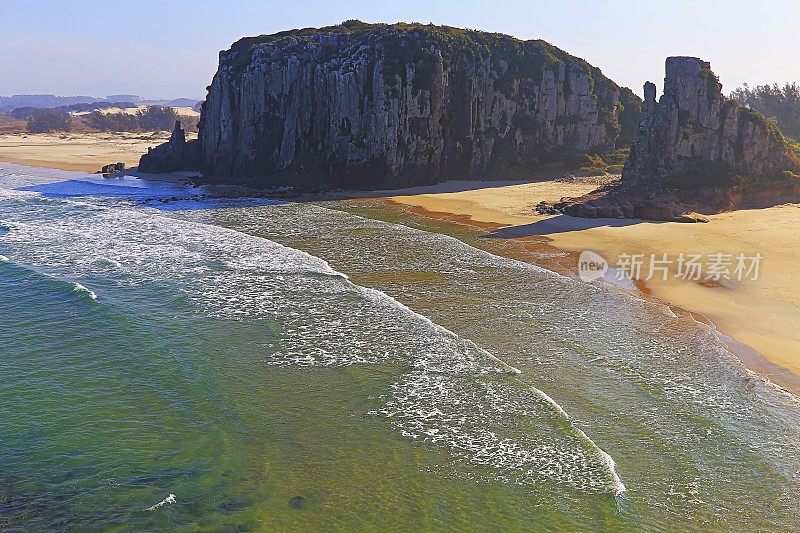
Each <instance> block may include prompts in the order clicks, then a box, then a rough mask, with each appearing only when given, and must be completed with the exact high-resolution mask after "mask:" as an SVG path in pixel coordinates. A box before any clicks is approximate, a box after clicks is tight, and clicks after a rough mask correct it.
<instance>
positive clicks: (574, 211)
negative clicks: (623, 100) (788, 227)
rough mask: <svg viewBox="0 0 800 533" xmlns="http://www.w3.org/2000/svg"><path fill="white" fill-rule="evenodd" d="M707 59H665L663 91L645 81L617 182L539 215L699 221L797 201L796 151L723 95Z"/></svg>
mask: <svg viewBox="0 0 800 533" xmlns="http://www.w3.org/2000/svg"><path fill="white" fill-rule="evenodd" d="M721 90H722V86H721V85H720V83H719V80H718V79H717V77H716V76H715V75H714V73H713V72H712V71H711V65H710V64H709V63H708V62H706V61H702V60H700V59H697V58H694V57H670V58H667V63H666V78H665V79H664V94H663V95H662V96H661V98H660V99H659V100H658V102H656V86H655V85H654V84H653V83H650V82H647V83H645V85H644V94H645V100H644V103H643V105H642V115H641V122H640V124H639V127H638V131H637V134H636V139H635V140H634V143H633V146H632V147H631V151H630V155H629V156H628V159H627V160H626V162H625V166H624V168H623V173H622V181H621V183H620V184H618V185H615V186H608V187H605V188H601V189H598V190H596V191H593V192H592V193H590V194H587V195H585V196H583V197H580V198H564V199H562V200H561V201H560V202H558V203H556V204H552V205H551V204H547V203H542V204H540V205H539V206H538V209H539V211H540V212H543V213H558V212H561V213H566V214H569V215H573V216H579V217H587V218H643V219H654V220H674V221H682V222H697V221H703V220H705V217H703V216H702V215H701V214H702V213H705V214H710V213H718V212H721V211H727V210H732V209H738V208H744V207H747V208H752V207H766V206H769V205H775V204H778V203H783V202H796V201H800V175H798V174H800V153H799V150H798V147H796V146H793V145H791V144H790V143H789V142H788V141H787V140H786V139H785V138H784V136H783V135H782V134H781V132H780V131H779V130H778V127H777V126H776V125H775V124H774V123H773V122H771V121H769V120H767V119H766V118H765V117H764V116H763V115H761V114H760V113H758V112H756V111H753V110H751V109H749V108H747V107H743V106H742V105H740V104H739V103H737V102H736V101H734V100H731V99H728V98H725V97H724V96H723V95H722V92H721Z"/></svg>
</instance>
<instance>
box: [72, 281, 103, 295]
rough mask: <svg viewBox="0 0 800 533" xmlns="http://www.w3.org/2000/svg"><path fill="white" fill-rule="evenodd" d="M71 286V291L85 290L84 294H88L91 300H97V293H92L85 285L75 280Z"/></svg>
mask: <svg viewBox="0 0 800 533" xmlns="http://www.w3.org/2000/svg"><path fill="white" fill-rule="evenodd" d="M73 286H74V288H73V289H72V292H85V293H86V294H88V295H89V298H91V299H92V300H97V295H96V294H95V293H94V291H92V290H89V289H87V288H86V287H85V286H83V285H81V284H80V283H78V282H77V281H76V282H75V283H74V284H73Z"/></svg>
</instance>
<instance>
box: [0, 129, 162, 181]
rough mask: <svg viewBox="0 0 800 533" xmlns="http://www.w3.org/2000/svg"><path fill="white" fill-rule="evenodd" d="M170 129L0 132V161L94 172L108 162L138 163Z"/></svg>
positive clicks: (127, 164)
mask: <svg viewBox="0 0 800 533" xmlns="http://www.w3.org/2000/svg"><path fill="white" fill-rule="evenodd" d="M169 135H170V134H169V132H157V133H152V132H146V133H71V132H70V133H38V134H31V133H28V134H14V135H0V161H6V162H8V163H16V164H18V165H29V166H33V167H49V168H58V169H61V170H80V171H85V172H95V171H97V170H100V167H101V166H103V165H107V164H109V163H116V162H120V161H121V162H123V163H125V165H126V166H127V167H131V166H135V165H138V164H139V158H140V157H141V155H142V154H143V153H145V152H147V148H148V147H150V146H156V145H158V144H161V143H163V142H166V141H167V140H168V139H169Z"/></svg>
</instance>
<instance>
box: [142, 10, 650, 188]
mask: <svg viewBox="0 0 800 533" xmlns="http://www.w3.org/2000/svg"><path fill="white" fill-rule="evenodd" d="M640 102H641V101H640V100H639V98H638V97H636V96H635V95H634V94H633V93H632V92H631V91H630V90H629V89H625V88H620V87H619V86H617V85H616V84H615V83H614V82H612V81H611V80H609V79H608V78H606V77H605V76H603V75H602V73H601V72H600V70H599V69H597V68H596V67H593V66H591V65H589V64H588V63H586V62H585V61H583V60H582V59H579V58H576V57H573V56H570V55H569V54H567V53H566V52H564V51H562V50H559V49H558V48H555V47H553V46H551V45H549V44H547V43H545V42H544V41H520V40H517V39H514V38H512V37H509V36H505V35H499V34H489V33H483V32H478V31H470V30H461V29H456V28H450V27H442V26H433V25H420V24H393V25H384V24H365V23H362V22H359V21H348V22H345V23H343V24H342V25H339V26H332V27H327V28H321V29H304V30H292V31H287V32H281V33H277V34H274V35H266V36H260V37H250V38H245V39H241V40H240V41H238V42H236V43H234V44H233V46H232V47H231V49H230V50H227V51H224V52H221V53H220V62H219V70H218V71H217V73H216V75H215V76H214V80H213V82H212V83H211V85H210V86H209V87H208V96H207V98H206V101H205V103H204V104H203V108H202V113H201V120H200V124H199V145H200V148H199V154H198V157H199V159H198V163H197V164H198V165H199V166H200V168H201V170H202V171H203V174H204V177H205V178H206V179H213V180H238V181H248V182H250V183H254V184H258V185H263V186H273V185H300V186H303V185H305V184H317V185H320V184H321V185H323V186H344V187H366V188H369V187H387V186H406V185H413V184H422V183H433V182H437V181H441V180H444V179H448V178H454V177H459V178H502V177H510V176H528V175H530V174H531V172H532V171H535V169H536V168H540V167H542V166H545V165H557V164H560V163H563V162H564V161H565V160H566V159H567V158H568V157H573V158H574V156H575V154H576V153H578V154H579V153H581V152H602V151H605V150H610V149H613V148H615V146H616V145H617V143H618V142H619V141H620V140H621V141H622V142H623V143H625V142H630V140H632V138H633V135H634V132H635V129H636V125H637V124H638V115H639V109H640V105H641V104H640ZM157 150H158V149H157ZM154 152H155V150H154ZM163 154H165V155H166V151H165V152H163ZM161 155H162V152H159V153H158V157H157V158H153V157H151V156H149V155H148V156H146V157H149V158H150V160H149V161H147V162H146V165H145V166H146V167H147V168H149V169H151V170H154V169H155V168H156V167H158V165H157V164H156V160H157V161H159V162H164V164H165V165H166V166H167V167H169V168H174V167H175V166H176V165H175V164H171V163H169V164H168V163H167V162H166V160H164V159H162V158H161ZM143 162H144V159H143Z"/></svg>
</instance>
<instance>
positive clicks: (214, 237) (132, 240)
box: [4, 204, 622, 493]
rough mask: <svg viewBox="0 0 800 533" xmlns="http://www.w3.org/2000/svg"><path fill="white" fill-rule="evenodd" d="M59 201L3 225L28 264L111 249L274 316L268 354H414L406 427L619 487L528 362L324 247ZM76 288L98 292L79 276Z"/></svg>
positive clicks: (355, 360) (508, 474)
mask: <svg viewBox="0 0 800 533" xmlns="http://www.w3.org/2000/svg"><path fill="white" fill-rule="evenodd" d="M73 207H74V206H73ZM70 209H72V207H71V208H70ZM80 209H82V208H80ZM255 209H267V208H255ZM58 213H59V211H55V212H54V210H53V208H52V206H33V207H31V205H30V204H26V205H25V206H24V209H20V210H19V211H18V212H17V215H16V216H17V220H14V222H15V226H14V227H15V231H13V232H11V233H10V234H9V235H7V236H5V237H4V244H8V245H9V246H11V249H12V250H14V253H15V260H16V259H17V255H16V254H20V260H22V261H25V262H26V263H28V264H32V265H46V266H47V268H48V269H50V270H51V271H58V272H59V275H62V276H65V277H68V278H71V279H85V276H86V273H87V272H91V273H93V274H96V275H102V274H103V272H102V271H101V272H100V273H99V274H97V272H98V269H97V264H96V258H98V257H101V258H106V257H115V260H116V261H119V262H121V263H123V264H124V265H125V268H126V275H128V276H129V277H130V282H131V283H137V280H146V281H147V282H152V283H163V284H165V285H169V286H170V287H174V288H175V289H177V290H179V291H181V292H182V293H184V294H185V295H186V298H187V301H188V302H189V304H190V305H193V306H195V308H196V309H197V310H198V311H199V312H201V313H203V314H205V315H207V316H210V317H221V318H225V319H233V320H266V321H270V322H271V323H276V324H278V325H279V328H280V341H279V342H277V343H276V345H275V347H274V349H271V350H265V352H264V355H263V357H264V360H265V362H266V363H267V364H271V365H277V366H325V365H327V366H344V365H355V364H363V365H369V364H384V363H389V364H394V365H398V366H402V367H405V368H407V372H406V374H405V375H403V376H401V377H400V378H399V380H398V381H397V382H396V383H394V384H393V385H391V386H390V388H389V390H388V391H387V393H386V395H385V396H384V398H383V400H384V406H383V407H382V408H379V409H376V410H375V411H374V414H376V415H381V416H386V417H388V418H389V419H390V420H391V423H392V425H393V426H394V427H395V428H396V429H397V430H398V431H400V432H401V433H402V434H403V435H405V436H407V437H409V438H411V439H415V440H420V441H424V442H426V443H428V444H431V445H436V446H443V447H446V448H447V449H449V450H450V452H451V453H452V455H453V456H454V457H455V458H456V459H457V460H458V461H459V462H460V463H461V464H466V465H475V466H478V465H480V466H481V467H488V468H489V470H490V471H491V472H494V474H486V475H493V476H494V477H496V478H497V479H499V480H501V481H506V482H512V483H520V484H532V483H539V482H543V481H547V482H555V483H563V484H566V485H569V486H572V487H575V488H579V489H582V490H586V491H592V492H608V491H611V492H614V493H618V492H619V491H620V490H621V487H622V484H621V481H619V477H618V476H617V475H616V472H615V471H614V468H613V461H608V460H607V455H606V454H604V453H603V452H602V450H600V449H599V448H597V446H595V445H594V443H593V442H592V441H591V440H589V439H588V437H586V435H585V434H583V432H581V431H579V430H577V429H576V428H574V427H573V426H572V423H571V422H570V421H568V420H567V421H566V422H565V418H564V417H565V416H566V415H565V413H564V412H563V409H561V408H560V407H559V406H558V405H557V404H556V403H555V402H553V401H552V400H548V398H549V397H548V396H547V395H545V394H544V393H542V392H541V391H539V390H538V389H534V390H531V389H530V388H529V387H528V386H527V385H526V384H525V383H523V382H522V381H520V380H519V379H518V376H519V375H520V371H519V369H517V368H515V367H513V366H511V365H509V364H507V363H505V362H504V361H502V360H500V359H499V358H497V357H495V356H494V355H493V354H491V353H490V352H488V351H486V350H484V349H483V348H481V347H480V346H478V345H477V344H476V343H474V342H472V341H471V340H469V339H466V338H463V337H460V336H459V335H457V334H456V333H454V332H452V331H450V330H448V329H447V328H445V327H443V326H441V325H439V324H437V323H435V322H434V321H432V320H430V319H429V318H427V317H426V316H424V315H422V314H420V313H417V312H415V311H413V310H412V309H410V308H409V307H408V306H406V305H404V304H402V303H401V302H399V301H398V300H396V299H394V298H392V297H391V296H389V295H387V294H385V293H384V292H381V291H379V290H376V289H371V288H366V287H362V286H359V285H357V284H354V283H352V282H351V281H350V280H349V279H348V278H347V276H346V275H344V274H342V273H341V272H338V271H337V270H335V269H334V268H333V267H332V266H331V265H330V264H329V263H327V262H326V261H324V260H323V259H321V258H319V257H316V256H314V255H311V254H308V253H306V252H302V251H299V250H295V249H293V248H289V247H287V246H284V245H281V244H278V243H276V242H274V241H271V240H268V239H264V238H261V237H257V236H254V235H250V234H246V233H242V232H240V231H235V230H232V229H226V228H223V227H219V226H213V225H208V224H205V223H202V222H201V221H196V220H192V219H191V218H190V217H191V216H198V217H207V215H205V214H197V215H192V213H189V214H186V213H184V214H181V215H173V216H166V215H164V214H163V212H158V211H154V210H151V209H149V208H147V209H140V208H131V207H130V206H124V205H120V206H118V207H115V208H113V209H111V208H109V209H102V208H94V209H91V210H89V209H86V210H83V209H82V210H80V211H79V212H77V213H76V212H70V213H68V214H67V215H63V216H61V217H60V218H55V219H54V218H53V217H54V216H57V215H58ZM200 220H204V218H201V219H200ZM254 231H255V230H254ZM30 243H36V245H35V246H31V245H30ZM452 253H453V254H454V255H458V254H463V248H459V249H455V251H454V252H452ZM482 256H483V257H486V258H487V261H488V259H491V260H492V261H495V259H492V258H490V257H489V256H488V255H482ZM497 261H499V259H497ZM526 268H527V267H526ZM73 290H76V291H82V292H85V293H86V294H88V295H90V297H92V298H93V299H94V298H96V295H94V293H93V292H92V291H91V290H89V289H87V288H86V287H84V286H83V285H80V284H77V283H76V284H75V285H74V287H73ZM481 471H482V472H483V470H481Z"/></svg>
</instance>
